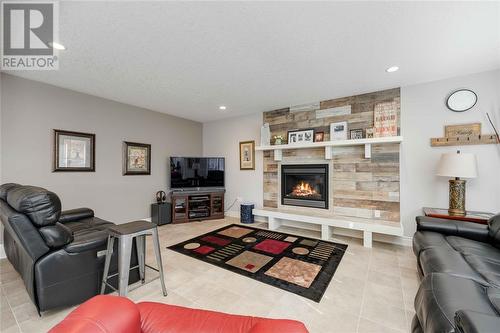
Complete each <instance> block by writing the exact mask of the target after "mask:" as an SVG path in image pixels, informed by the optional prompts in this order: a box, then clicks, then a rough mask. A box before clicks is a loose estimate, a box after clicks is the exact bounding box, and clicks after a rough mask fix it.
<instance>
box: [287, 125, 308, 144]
mask: <svg viewBox="0 0 500 333" xmlns="http://www.w3.org/2000/svg"><path fill="white" fill-rule="evenodd" d="M303 142H314V129H313V128H311V129H306V130H296V131H288V143H289V144H294V143H303Z"/></svg>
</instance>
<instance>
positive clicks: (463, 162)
mask: <svg viewBox="0 0 500 333" xmlns="http://www.w3.org/2000/svg"><path fill="white" fill-rule="evenodd" d="M437 175H438V176H442V177H452V178H454V179H450V208H449V209H448V213H449V214H450V215H453V216H464V215H465V180H463V179H460V178H476V177H477V163H476V155H474V154H461V153H460V150H458V151H457V152H456V153H446V154H442V155H441V160H440V161H439V164H438V171H437Z"/></svg>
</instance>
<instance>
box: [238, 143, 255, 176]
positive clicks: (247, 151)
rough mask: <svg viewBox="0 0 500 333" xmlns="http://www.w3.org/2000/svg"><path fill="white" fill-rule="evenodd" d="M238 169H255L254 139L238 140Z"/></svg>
mask: <svg viewBox="0 0 500 333" xmlns="http://www.w3.org/2000/svg"><path fill="white" fill-rule="evenodd" d="M240 170H255V141H242V142H240Z"/></svg>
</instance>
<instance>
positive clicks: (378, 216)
mask: <svg viewBox="0 0 500 333" xmlns="http://www.w3.org/2000/svg"><path fill="white" fill-rule="evenodd" d="M400 101H401V99H400V89H399V88H395V89H390V90H384V91H378V92H374V93H369V94H363V95H357V96H351V97H344V98H337V99H332V100H326V101H322V102H320V110H319V111H318V110H315V111H300V112H290V109H289V108H284V109H279V110H275V111H269V112H264V114H263V118H264V119H263V121H264V123H269V125H270V129H271V136H274V135H282V136H283V137H285V138H286V137H287V132H288V131H290V130H297V129H308V128H314V129H315V130H316V131H321V132H324V133H325V139H324V140H325V141H328V140H329V137H330V135H329V132H330V123H334V122H341V121H347V123H348V131H349V130H351V129H364V130H365V129H367V128H371V127H373V110H374V108H375V106H376V105H379V104H380V103H394V105H396V107H397V110H398V122H399V119H400V118H401V117H400V105H401V103H400ZM334 107H335V108H342V107H346V108H347V109H348V108H350V110H351V112H350V113H349V114H341V115H329V114H325V113H322V112H321V110H325V109H330V108H334ZM399 123H400V122H399ZM398 133H400V125H398ZM307 160H311V161H313V160H314V161H318V160H324V163H333V164H332V167H333V172H332V173H331V174H330V184H329V185H330V188H331V191H330V196H331V197H330V203H331V204H330V205H331V208H330V211H331V212H332V214H334V215H342V216H352V217H359V218H368V219H373V220H384V221H391V222H400V212H399V210H400V204H399V194H400V189H399V185H400V184H399V180H400V177H399V144H378V145H373V146H372V157H371V158H370V159H367V158H365V157H364V146H351V147H335V148H334V150H333V159H332V160H331V161H327V160H325V159H324V149H317V148H315V149H292V150H284V151H283V163H294V162H298V163H301V162H304V161H306V162H307ZM278 168H280V164H279V163H278V162H276V161H274V157H273V152H272V151H264V189H263V190H264V207H274V208H276V207H278V206H279V204H280V203H279V201H280V198H279V188H278V186H279V179H278V175H279V170H278ZM332 206H333V207H332Z"/></svg>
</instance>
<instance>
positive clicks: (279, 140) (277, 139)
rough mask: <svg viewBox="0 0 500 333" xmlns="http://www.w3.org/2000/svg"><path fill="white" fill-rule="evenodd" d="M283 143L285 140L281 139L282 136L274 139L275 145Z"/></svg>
mask: <svg viewBox="0 0 500 333" xmlns="http://www.w3.org/2000/svg"><path fill="white" fill-rule="evenodd" d="M282 143H283V140H281V138H276V139H275V140H274V144H275V145H280V144H282Z"/></svg>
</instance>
